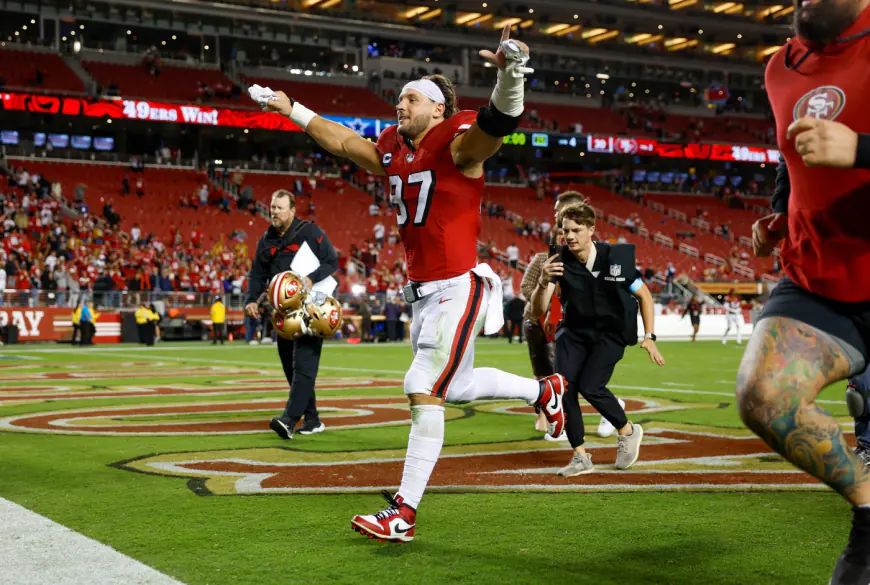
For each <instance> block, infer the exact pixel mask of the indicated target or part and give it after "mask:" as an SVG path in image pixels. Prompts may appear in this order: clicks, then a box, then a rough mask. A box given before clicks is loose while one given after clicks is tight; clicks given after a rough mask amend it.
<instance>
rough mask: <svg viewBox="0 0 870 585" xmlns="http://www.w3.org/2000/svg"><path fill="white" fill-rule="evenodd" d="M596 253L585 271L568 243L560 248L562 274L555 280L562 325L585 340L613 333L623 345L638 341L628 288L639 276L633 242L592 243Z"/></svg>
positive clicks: (588, 340)
mask: <svg viewBox="0 0 870 585" xmlns="http://www.w3.org/2000/svg"><path fill="white" fill-rule="evenodd" d="M595 247H596V249H597V254H596V257H595V264H594V266H593V267H592V271H591V272H590V271H589V270H587V268H586V266H585V265H583V264H582V263H581V262H580V261H579V260H578V259H577V257H576V256H574V254H572V253H571V251H570V250H569V249H568V247H567V246H565V247H563V248H561V256H562V262H563V263H564V273H563V275H562V276H560V277H558V278H557V279H556V281H555V282H557V283H558V285H559V300H560V301H561V302H562V306H563V308H564V315H565V317H564V319H563V321H562V326H563V327H567V328H569V329H571V330H572V331H574V332H575V333H577V334H578V335H579V337H580V338H582V339H583V340H584V341H587V342H595V341H597V340H598V339H599V338H600V337H601V336H602V335H604V334H610V335H616V336H617V338H618V339H620V340H621V341H622V342H623V343H625V344H626V345H635V344H636V343H637V301H636V300H635V298H634V296H633V295H632V293H631V290H630V287H631V285H632V284H633V283H634V282H635V280H637V279H640V278H641V274H640V272H639V271H638V270H637V268H636V267H635V254H634V246H633V245H632V244H615V245H612V246H611V245H610V244H607V243H605V242H595Z"/></svg>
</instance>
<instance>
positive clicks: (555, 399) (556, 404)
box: [547, 381, 559, 410]
mask: <svg viewBox="0 0 870 585" xmlns="http://www.w3.org/2000/svg"><path fill="white" fill-rule="evenodd" d="M547 384H549V385H550V387H553V383H552V382H549V381H548V382H547ZM552 390H553V403H552V404H548V405H547V408H549V409H552V410H556V409H558V408H559V397H558V396H557V395H556V389H555V388H552Z"/></svg>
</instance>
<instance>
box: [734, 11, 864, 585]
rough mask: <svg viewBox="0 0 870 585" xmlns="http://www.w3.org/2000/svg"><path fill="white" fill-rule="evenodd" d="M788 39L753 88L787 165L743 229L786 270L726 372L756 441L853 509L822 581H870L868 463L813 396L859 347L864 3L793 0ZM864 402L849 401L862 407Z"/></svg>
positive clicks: (856, 363)
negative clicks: (736, 365) (768, 201)
mask: <svg viewBox="0 0 870 585" xmlns="http://www.w3.org/2000/svg"><path fill="white" fill-rule="evenodd" d="M795 25H796V27H795V28H796V32H797V36H796V37H795V38H792V39H791V40H790V41H789V42H788V44H787V45H786V46H785V48H784V49H783V50H781V51H779V52H778V53H776V54H775V55H774V56H773V57H772V58H771V59H770V62H769V63H768V65H767V71H766V74H765V86H766V87H767V92H768V96H769V97H770V103H771V106H772V108H773V112H774V116H775V118H776V128H777V137H778V142H779V147H780V150H781V152H782V156H783V159H784V161H785V165H787V166H785V165H782V166H780V167H779V168H777V189H776V191H775V192H774V196H773V198H772V204H773V210H774V214H772V215H770V216H767V217H765V218H763V219H762V220H759V221H758V222H757V223H756V225H755V226H753V245H754V248H755V251H756V254H757V255H759V256H763V255H769V254H770V253H771V252H772V250H773V248H774V247H775V245H776V243H777V241H778V240H781V239H782V240H783V247H782V251H781V255H780V256H781V260H782V267H783V271H784V272H785V277H784V278H783V279H782V280H781V281H780V283H779V284H778V285H777V287H776V288H775V289H774V290H773V292H772V293H771V296H770V301H769V302H768V303H767V305H766V306H765V308H764V310H763V312H762V314H761V317H760V318H759V321H758V323H757V325H756V327H755V330H754V331H753V333H752V338H751V340H750V342H749V344H748V347H747V348H746V353H745V354H744V356H743V362H742V363H741V365H740V371H739V373H738V376H737V399H738V406H739V410H740V416H741V418H742V419H743V421H744V422H745V423H746V425H747V426H748V427H749V428H750V429H752V430H753V431H754V432H755V433H756V434H758V436H760V437H761V438H762V439H763V440H764V441H765V442H766V443H767V444H768V445H770V446H771V447H772V448H774V449H775V450H776V451H778V452H779V453H781V454H782V455H783V457H785V458H786V459H788V460H789V461H790V462H792V463H793V464H794V465H796V466H798V467H800V468H801V469H803V470H804V471H806V472H807V473H810V474H811V475H813V476H815V477H816V478H818V479H819V480H821V481H823V482H825V483H826V484H827V485H828V486H830V487H831V488H832V489H834V490H836V491H837V492H838V493H839V494H840V495H841V496H843V498H845V499H846V500H847V501H848V502H849V503H850V504H851V505H852V510H853V521H852V531H851V533H850V536H849V542H848V544H847V545H846V549H845V552H844V553H843V555H842V556H841V557H840V559H839V560H838V562H837V564H836V567H835V569H834V574H833V577H832V578H831V581H830V583H831V585H867V584H868V583H870V470H868V468H867V467H866V466H864V465H863V464H862V463H861V461H860V460H858V459H857V457H856V456H855V454H854V453H853V452H852V450H851V449H849V447H848V445H847V444H846V441H845V439H844V437H843V433H842V431H841V429H840V426H839V425H838V424H837V421H836V420H835V419H834V418H833V417H831V416H830V415H829V414H828V413H827V412H826V411H825V410H824V409H822V408H821V407H820V406H819V405H817V404H816V398H817V397H818V395H819V393H820V392H821V391H822V390H823V389H824V388H825V387H826V386H828V385H830V384H832V383H834V382H837V381H839V380H844V379H846V378H848V377H849V376H851V375H855V374H859V373H861V371H863V370H864V369H865V367H866V365H867V362H868V357H870V238H868V236H867V216H868V215H870V116H868V115H867V107H866V101H867V92H868V90H870V84H868V81H867V77H866V75H865V71H864V69H863V66H864V64H866V63H867V60H868V58H870V0H803V1H802V2H795ZM861 406H862V405H860V404H859V405H858V407H859V408H860V407H861Z"/></svg>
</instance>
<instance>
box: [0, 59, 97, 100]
mask: <svg viewBox="0 0 870 585" xmlns="http://www.w3.org/2000/svg"><path fill="white" fill-rule="evenodd" d="M37 71H39V72H40V73H42V77H43V79H42V83H41V84H37V83H36V81H37V80H36V72H37ZM0 77H2V78H4V79H5V80H6V85H5V87H6V88H8V89H22V90H24V89H26V90H30V91H33V90H44V91H62V92H73V93H81V92H83V91H85V85H84V83H82V80H81V79H79V78H78V76H77V75H76V74H75V73H74V72H73V70H72V69H70V68H69V67H68V66H67V64H66V63H64V61H63V59H62V58H61V57H60V55H58V54H56V53H44V52H34V51H17V50H14V49H0Z"/></svg>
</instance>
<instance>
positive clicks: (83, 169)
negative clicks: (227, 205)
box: [22, 161, 268, 243]
mask: <svg viewBox="0 0 870 585" xmlns="http://www.w3.org/2000/svg"><path fill="white" fill-rule="evenodd" d="M22 166H24V167H25V168H26V169H27V170H28V171H29V172H31V173H32V172H38V173H40V174H41V175H42V176H44V177H47V178H48V179H49V180H50V181H52V182H60V183H61V185H63V193H64V196H65V197H66V198H67V199H68V200H72V199H73V194H74V190H75V186H76V185H78V184H79V183H82V184H85V185H87V191H86V195H85V202H86V203H87V204H88V207H89V213H90V214H93V215H100V214H101V213H102V209H103V205H104V204H105V202H106V201H107V200H111V201H112V202H113V206H114V209H115V211H116V212H117V213H119V214H120V216H121V224H120V228H121V229H122V230H123V231H126V232H128V233H129V231H130V229H131V228H132V227H133V224H139V225H140V227H141V229H142V232H143V233H144V234H147V233H149V232H150V233H153V234H154V235H155V236H157V237H158V238H160V239H162V240H164V242H168V241H169V237H170V234H171V233H172V231H173V229H174V228H176V227H177V228H178V229H180V230H181V232H182V233H183V234H187V233H189V231H190V230H191V229H192V228H193V226H194V225H196V224H198V225H199V229H200V230H201V231H202V232H203V234H204V241H205V242H206V243H208V242H211V241H212V240H215V239H218V238H219V237H220V236H221V235H226V234H229V233H230V232H231V231H232V230H233V229H239V228H241V229H244V230H245V231H246V232H247V233H248V237H249V238H254V239H256V238H258V237H259V235H260V233H261V232H262V231H263V230H264V229H265V228H266V227H267V226H268V224H267V223H266V221H265V220H264V219H263V218H261V217H259V216H252V215H251V214H249V213H246V212H239V211H233V212H232V213H225V212H223V211H221V210H220V209H219V208H218V207H216V206H207V207H205V208H200V209H199V210H194V209H189V208H181V207H180V205H179V202H180V199H181V197H182V195H185V196H187V195H191V194H193V193H194V192H195V191H196V192H198V190H199V188H200V187H201V186H202V185H203V184H204V183H206V182H207V179H206V178H205V174H204V173H201V172H198V171H194V170H188V169H184V170H176V169H165V168H160V167H148V168H146V170H145V173H144V174H143V177H144V179H145V193H146V194H145V196H144V197H141V198H140V197H138V196H136V195H135V194H131V195H128V196H126V197H122V196H121V181H122V179H123V178H124V176H128V177H129V180H130V182H131V186H132V184H133V183H134V182H135V180H136V177H137V175H138V173H132V172H130V170H129V169H128V168H127V167H125V166H119V165H109V164H99V163H97V164H78V163H61V162H44V161H32V162H30V161H28V162H26V163H24V164H23V165H22Z"/></svg>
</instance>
